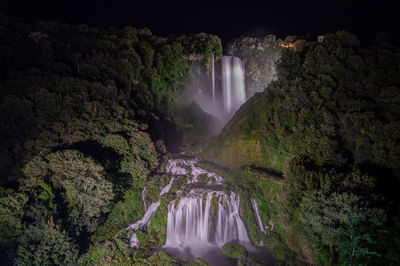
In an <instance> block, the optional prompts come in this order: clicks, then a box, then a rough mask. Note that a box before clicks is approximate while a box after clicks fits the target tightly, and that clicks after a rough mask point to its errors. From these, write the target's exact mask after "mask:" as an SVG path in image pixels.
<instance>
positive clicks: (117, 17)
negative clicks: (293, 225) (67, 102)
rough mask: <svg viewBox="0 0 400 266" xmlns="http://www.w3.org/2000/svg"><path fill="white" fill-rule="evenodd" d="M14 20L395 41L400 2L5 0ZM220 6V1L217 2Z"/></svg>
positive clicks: (228, 34)
mask: <svg viewBox="0 0 400 266" xmlns="http://www.w3.org/2000/svg"><path fill="white" fill-rule="evenodd" d="M2 2H3V3H4V4H2V6H3V8H1V10H3V12H5V13H6V15H8V16H9V17H11V18H12V20H16V19H17V20H20V21H21V20H22V21H27V22H32V21H37V20H59V21H63V22H82V23H86V24H88V25H92V26H96V25H98V26H125V25H132V26H136V27H143V26H146V27H148V28H150V30H151V31H152V32H153V33H155V34H157V35H168V34H179V33H190V32H192V33H196V32H206V33H213V34H216V35H218V36H220V37H221V38H222V40H223V41H229V40H230V39H232V38H233V37H237V36H240V35H246V36H254V35H264V34H271V33H272V34H276V35H278V36H279V37H285V36H286V35H291V34H296V35H303V34H306V33H308V32H310V33H312V34H314V35H317V34H322V33H326V32H334V31H336V30H340V29H345V30H347V31H350V32H351V33H355V34H357V35H358V36H359V37H360V38H361V39H362V40H373V38H374V36H375V34H376V33H377V32H381V31H385V32H388V33H389V34H390V36H391V37H392V38H393V39H397V40H398V39H399V37H397V34H396V32H397V27H398V25H400V22H399V17H400V16H399V15H400V0H397V1H395V0H393V1H390V0H389V1H388V0H381V1H376V0H373V1H367V0H365V1H363V2H359V1H351V0H348V1H342V0H340V1H332V0H325V1H324V0H320V1H306V0H304V1H283V0H275V1H269V0H266V1H251V0H242V1H241V2H237V1H226V2H218V3H211V2H207V1H201V0H197V1H190V0H187V1H182V2H176V1H175V2H173V1H150V0H143V1H141V2H139V1H132V0H125V1H119V0H113V1H110V0H98V1H88V0H86V1H85V0H81V1H57V0H52V1H48V0H47V1H21V0H12V1H11V0H3V1H2ZM215 2H217V1H215Z"/></svg>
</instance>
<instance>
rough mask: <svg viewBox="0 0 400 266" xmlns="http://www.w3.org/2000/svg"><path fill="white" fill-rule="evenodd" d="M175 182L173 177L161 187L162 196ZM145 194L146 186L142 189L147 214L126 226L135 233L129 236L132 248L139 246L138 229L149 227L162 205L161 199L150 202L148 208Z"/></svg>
mask: <svg viewBox="0 0 400 266" xmlns="http://www.w3.org/2000/svg"><path fill="white" fill-rule="evenodd" d="M173 182H174V178H173V177H172V178H171V180H170V181H169V183H168V184H167V185H166V186H165V187H164V188H162V189H161V191H160V196H162V195H164V194H165V193H168V191H169V190H170V189H171V186H172V183H173ZM145 195H146V187H144V188H143V190H142V201H143V204H144V209H145V214H144V215H143V217H142V218H141V219H139V220H137V221H136V222H134V223H133V224H131V225H129V226H128V227H127V228H126V230H127V231H128V230H132V231H133V235H132V236H131V237H128V238H129V246H130V247H131V248H136V249H138V248H139V241H138V238H137V236H136V231H137V230H138V229H146V228H147V227H149V224H150V220H151V217H153V215H154V213H155V212H156V210H157V208H158V206H160V200H157V201H156V202H153V203H152V204H150V206H149V208H147V206H146V205H147V204H146V200H145Z"/></svg>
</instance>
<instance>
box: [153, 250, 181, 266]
mask: <svg viewBox="0 0 400 266" xmlns="http://www.w3.org/2000/svg"><path fill="white" fill-rule="evenodd" d="M178 261H179V260H178V259H176V258H174V257H172V256H170V255H168V254H167V253H165V252H164V251H162V250H160V251H157V252H155V253H153V255H151V256H150V257H149V258H148V259H147V260H146V262H147V263H148V264H149V265H160V266H161V265H163V266H164V265H179V263H178Z"/></svg>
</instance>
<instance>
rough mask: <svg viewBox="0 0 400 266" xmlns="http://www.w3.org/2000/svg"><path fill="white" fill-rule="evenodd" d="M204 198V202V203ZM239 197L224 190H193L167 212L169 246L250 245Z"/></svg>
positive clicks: (166, 243) (166, 244)
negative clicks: (214, 204) (214, 208)
mask: <svg viewBox="0 0 400 266" xmlns="http://www.w3.org/2000/svg"><path fill="white" fill-rule="evenodd" d="M213 195H214V197H217V208H218V210H217V211H216V213H215V215H214V217H213V216H212V215H211V213H210V205H211V200H212V198H213ZM203 197H205V200H203ZM239 202H240V200H239V196H237V195H235V194H234V193H231V195H230V197H228V196H227V195H226V194H225V193H223V192H221V191H207V190H204V189H194V190H192V191H191V192H190V193H189V194H188V195H186V196H185V197H183V198H182V199H180V201H179V202H178V204H177V205H176V207H175V203H174V202H172V203H170V205H169V209H168V219H167V239H166V242H165V246H166V247H171V246H172V247H178V248H185V247H193V246H198V245H199V244H201V242H203V244H209V243H212V244H216V245H217V246H219V247H221V246H223V245H224V244H225V243H228V242H231V241H237V242H242V243H249V242H250V238H249V235H248V233H247V230H246V227H245V225H244V223H243V221H242V219H241V218H240V215H239Z"/></svg>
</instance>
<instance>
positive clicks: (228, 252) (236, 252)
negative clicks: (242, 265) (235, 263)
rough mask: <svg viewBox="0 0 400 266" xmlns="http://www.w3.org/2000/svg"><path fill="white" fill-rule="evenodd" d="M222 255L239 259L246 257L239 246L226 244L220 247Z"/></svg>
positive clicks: (245, 251)
mask: <svg viewBox="0 0 400 266" xmlns="http://www.w3.org/2000/svg"><path fill="white" fill-rule="evenodd" d="M222 253H223V254H224V255H225V256H228V257H230V258H234V259H239V258H241V257H244V256H247V250H246V249H245V248H244V247H243V246H242V245H240V244H236V243H227V244H225V245H223V246H222Z"/></svg>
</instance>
